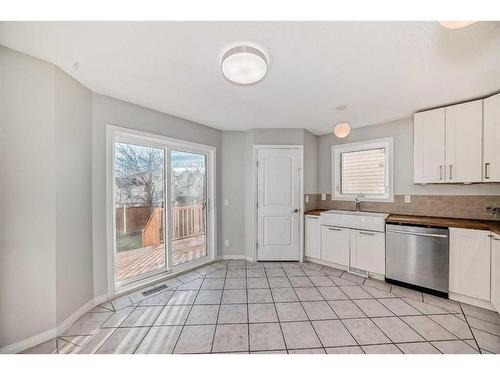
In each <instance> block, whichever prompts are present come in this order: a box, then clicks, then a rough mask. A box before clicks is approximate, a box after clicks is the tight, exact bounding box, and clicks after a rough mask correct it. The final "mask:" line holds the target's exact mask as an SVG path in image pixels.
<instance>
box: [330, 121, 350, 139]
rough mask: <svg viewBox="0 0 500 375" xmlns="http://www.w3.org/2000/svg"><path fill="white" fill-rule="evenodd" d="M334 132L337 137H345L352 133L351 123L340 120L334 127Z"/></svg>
mask: <svg viewBox="0 0 500 375" xmlns="http://www.w3.org/2000/svg"><path fill="white" fill-rule="evenodd" d="M333 133H334V134H335V136H336V137H337V138H345V137H347V136H348V135H349V134H350V133H351V125H349V124H348V123H347V122H340V123H338V124H337V125H335V128H333Z"/></svg>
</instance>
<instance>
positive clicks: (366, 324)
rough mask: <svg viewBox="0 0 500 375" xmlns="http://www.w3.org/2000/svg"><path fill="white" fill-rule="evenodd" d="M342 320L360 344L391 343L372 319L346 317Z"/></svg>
mask: <svg viewBox="0 0 500 375" xmlns="http://www.w3.org/2000/svg"><path fill="white" fill-rule="evenodd" d="M342 322H343V323H344V325H345V326H346V328H347V329H348V330H349V332H350V333H351V335H352V336H353V337H354V339H355V340H356V341H357V343H358V344H360V345H371V344H388V343H390V341H389V339H388V338H387V337H386V336H385V335H384V333H383V332H382V331H381V330H380V329H379V328H378V327H377V326H376V325H375V324H374V323H373V322H372V321H371V320H370V319H366V318H365V319H363V318H359V319H346V320H343V321H342Z"/></svg>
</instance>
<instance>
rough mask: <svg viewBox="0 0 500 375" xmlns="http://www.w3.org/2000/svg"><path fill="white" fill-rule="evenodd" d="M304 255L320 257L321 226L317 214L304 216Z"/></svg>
mask: <svg viewBox="0 0 500 375" xmlns="http://www.w3.org/2000/svg"><path fill="white" fill-rule="evenodd" d="M305 227H306V228H305V236H304V237H305V256H306V257H310V258H316V259H319V258H320V257H321V228H320V227H321V226H320V224H319V216H313V215H306V217H305Z"/></svg>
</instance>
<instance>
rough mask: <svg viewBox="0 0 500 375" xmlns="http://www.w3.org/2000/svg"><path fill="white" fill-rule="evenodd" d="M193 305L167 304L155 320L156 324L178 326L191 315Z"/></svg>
mask: <svg viewBox="0 0 500 375" xmlns="http://www.w3.org/2000/svg"><path fill="white" fill-rule="evenodd" d="M190 310H191V306H187V305H176V306H168V305H167V306H165V307H164V308H163V310H162V311H161V313H160V315H158V318H156V321H155V322H154V325H155V326H162V325H169V326H178V325H183V324H184V323H185V322H186V319H187V317H188V315H189V311H190Z"/></svg>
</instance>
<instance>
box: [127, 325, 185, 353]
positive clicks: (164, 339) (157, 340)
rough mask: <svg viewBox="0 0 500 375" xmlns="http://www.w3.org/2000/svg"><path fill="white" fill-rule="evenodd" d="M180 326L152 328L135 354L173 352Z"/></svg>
mask: <svg viewBox="0 0 500 375" xmlns="http://www.w3.org/2000/svg"><path fill="white" fill-rule="evenodd" d="M181 330H182V327H181V326H164V327H152V328H151V329H150V330H149V332H148V333H147V334H146V336H145V337H144V339H143V340H142V342H141V343H140V345H139V347H138V348H137V350H136V351H135V353H137V354H169V353H172V351H173V350H174V346H175V343H176V342H177V339H178V337H179V335H180V333H181Z"/></svg>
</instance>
